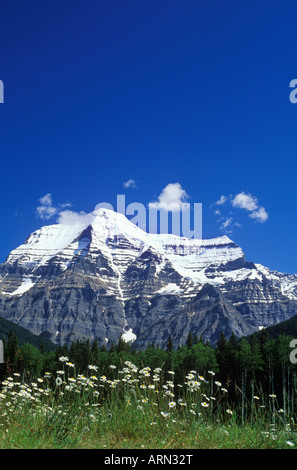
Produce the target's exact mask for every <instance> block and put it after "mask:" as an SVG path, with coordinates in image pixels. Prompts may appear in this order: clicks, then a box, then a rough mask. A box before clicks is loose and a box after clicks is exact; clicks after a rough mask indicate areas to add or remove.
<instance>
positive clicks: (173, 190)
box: [149, 183, 188, 212]
mask: <svg viewBox="0 0 297 470" xmlns="http://www.w3.org/2000/svg"><path fill="white" fill-rule="evenodd" d="M187 199H188V195H187V193H186V191H185V190H184V189H183V188H182V187H181V185H180V184H179V183H169V184H167V186H166V187H165V188H164V189H163V190H162V192H161V194H160V196H159V197H158V201H155V202H150V203H149V207H150V208H152V209H164V210H167V211H173V212H174V211H179V210H181V209H182V203H183V202H186V200H187Z"/></svg>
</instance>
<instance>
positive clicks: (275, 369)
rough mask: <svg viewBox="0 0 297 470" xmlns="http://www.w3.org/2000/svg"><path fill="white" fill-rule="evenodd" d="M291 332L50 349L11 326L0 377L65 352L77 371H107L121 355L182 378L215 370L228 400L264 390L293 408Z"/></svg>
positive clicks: (40, 367) (42, 366)
mask: <svg viewBox="0 0 297 470" xmlns="http://www.w3.org/2000/svg"><path fill="white" fill-rule="evenodd" d="M292 339H294V338H293V337H292V336H289V335H285V334H281V335H279V336H278V337H277V338H270V337H269V336H268V334H267V332H266V330H262V331H261V332H260V334H258V333H257V334H254V335H252V336H250V337H248V338H241V339H237V338H236V337H235V336H234V335H231V337H230V338H229V339H226V338H225V337H224V334H223V333H221V336H220V339H219V341H218V342H217V344H216V346H215V347H211V346H210V345H209V344H208V343H207V342H204V341H203V339H201V338H200V339H197V338H193V337H192V335H191V334H189V337H188V340H187V343H186V344H185V345H182V346H180V347H178V348H177V349H175V348H174V347H173V345H172V340H171V337H169V341H168V344H167V347H166V349H160V348H157V347H154V346H153V345H151V346H149V347H148V348H147V349H145V350H136V349H134V348H133V347H131V346H130V345H129V344H127V343H125V342H124V341H123V340H121V339H119V341H118V343H117V344H113V345H111V347H110V348H109V349H108V350H107V349H106V347H101V348H99V346H98V343H97V342H96V341H94V342H90V341H76V342H74V343H72V344H71V345H70V346H61V347H57V348H56V350H55V351H52V350H49V349H47V348H46V347H45V345H44V344H41V345H40V346H39V347H36V346H33V345H32V344H29V343H25V344H22V345H20V344H19V342H18V339H17V337H16V335H15V334H14V333H13V332H12V331H11V332H10V334H9V336H8V339H7V340H6V341H4V351H5V364H2V365H1V376H2V377H0V379H3V378H4V377H7V376H8V375H10V374H12V373H13V372H18V373H20V374H21V376H22V377H24V378H28V377H32V378H34V377H35V378H36V377H41V376H42V375H43V374H44V373H45V372H51V373H53V374H55V372H56V371H57V370H59V368H61V362H60V361H59V358H60V357H61V356H67V357H68V358H69V361H70V362H72V363H73V364H75V367H76V373H85V372H86V370H87V369H88V366H89V365H96V366H97V367H98V371H99V373H100V374H105V375H108V374H109V372H110V365H113V366H116V367H117V368H119V369H121V368H122V367H124V363H125V361H131V362H132V363H133V364H135V365H136V366H137V367H139V368H143V367H150V368H151V369H152V370H153V369H154V368H157V367H161V368H162V369H163V370H164V371H169V370H174V372H175V375H174V377H175V381H176V382H177V383H179V384H181V383H183V382H184V380H185V376H186V375H187V374H188V372H189V371H191V370H195V371H197V373H198V374H199V375H202V376H206V377H207V376H208V371H209V370H211V371H213V372H215V374H216V375H215V379H216V380H218V381H220V382H221V383H222V384H223V386H224V387H226V388H227V389H228V397H229V401H230V405H232V404H233V405H236V403H237V402H238V403H241V405H242V406H243V407H244V402H245V399H246V400H249V402H250V401H251V400H253V399H254V397H255V396H256V397H257V395H258V396H263V394H266V396H267V395H268V394H273V395H276V396H277V397H278V398H279V399H280V403H281V406H282V407H284V408H285V409H287V410H288V411H290V410H291V411H292V410H293V409H294V408H295V388H296V384H297V380H296V379H297V377H296V372H297V366H296V365H295V364H293V363H292V362H291V361H290V353H291V352H292V347H290V342H291V340H292Z"/></svg>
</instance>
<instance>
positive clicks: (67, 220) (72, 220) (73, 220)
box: [57, 210, 94, 225]
mask: <svg viewBox="0 0 297 470" xmlns="http://www.w3.org/2000/svg"><path fill="white" fill-rule="evenodd" d="M93 218H94V215H93V214H87V213H86V212H74V211H70V210H65V211H61V212H60V213H59V216H58V220H57V222H58V224H63V225H76V224H81V225H85V224H89V223H91V222H92V219H93Z"/></svg>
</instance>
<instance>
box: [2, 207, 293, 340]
mask: <svg viewBox="0 0 297 470" xmlns="http://www.w3.org/2000/svg"><path fill="white" fill-rule="evenodd" d="M296 314H297V276H296V275H292V274H282V273H279V272H275V271H270V270H269V269H268V268H266V267H264V266H262V265H260V264H255V263H251V262H247V261H246V259H245V256H244V253H243V252H242V250H241V248H240V247H238V246H237V245H236V244H235V243H234V242H233V241H232V240H230V239H229V238H228V237H226V236H223V237H219V238H214V239H210V240H197V239H186V238H182V237H178V236H175V235H153V234H149V233H146V232H144V231H143V230H141V229H140V228H138V227H137V226H136V225H134V224H133V223H131V222H130V221H129V220H128V219H127V218H126V217H125V216H124V215H122V214H119V213H117V212H113V211H111V210H108V209H99V210H97V211H94V212H93V213H92V215H91V217H90V220H88V221H85V222H84V223H81V224H79V223H76V224H73V225H63V224H56V225H49V226H44V227H42V228H41V229H40V230H37V231H36V232H34V233H32V234H31V235H30V236H29V238H28V239H27V240H26V241H25V243H24V244H22V245H21V246H19V247H18V248H16V249H15V250H13V251H12V252H11V253H10V254H9V256H8V257H7V259H6V261H5V262H4V263H2V264H1V265H0V316H2V317H4V318H6V319H8V320H11V321H13V322H15V323H17V324H19V325H21V326H23V327H25V328H27V329H29V330H30V331H32V333H34V334H39V335H41V336H43V337H47V338H49V339H51V340H52V341H53V342H56V343H58V344H63V343H65V342H66V343H70V342H71V341H74V340H76V339H90V340H93V339H97V340H98V342H99V344H107V343H109V344H110V343H111V342H117V340H118V339H119V337H121V336H122V337H123V338H124V339H125V340H126V341H134V342H135V344H137V346H138V347H144V346H146V345H147V344H149V343H153V344H155V345H156V346H157V345H158V346H164V345H165V344H166V343H167V341H168V337H169V335H171V337H172V338H173V341H174V343H175V344H176V345H178V344H182V343H184V342H185V341H186V339H187V336H188V333H189V331H191V332H192V334H193V335H195V334H196V335H197V336H198V337H200V336H203V337H204V338H205V339H207V340H209V341H210V342H211V343H214V342H215V341H216V340H217V339H218V336H219V334H220V331H224V333H225V335H226V336H227V337H228V336H229V335H230V334H231V332H232V331H233V332H234V333H235V334H236V335H238V336H242V335H246V334H250V333H251V332H253V331H256V330H258V329H259V328H261V327H266V326H268V325H273V324H276V323H278V322H280V321H283V320H286V319H288V318H291V317H292V316H294V315H296Z"/></svg>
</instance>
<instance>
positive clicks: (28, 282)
mask: <svg viewBox="0 0 297 470" xmlns="http://www.w3.org/2000/svg"><path fill="white" fill-rule="evenodd" d="M34 285H35V283H34V282H33V281H32V279H30V278H26V279H24V280H23V283H22V284H21V285H20V286H19V287H18V288H17V289H16V290H15V291H14V292H10V293H9V292H6V294H7V295H22V294H23V293H24V292H27V291H28V290H29V289H31V287H33V286H34ZM3 293H4V292H3Z"/></svg>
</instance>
